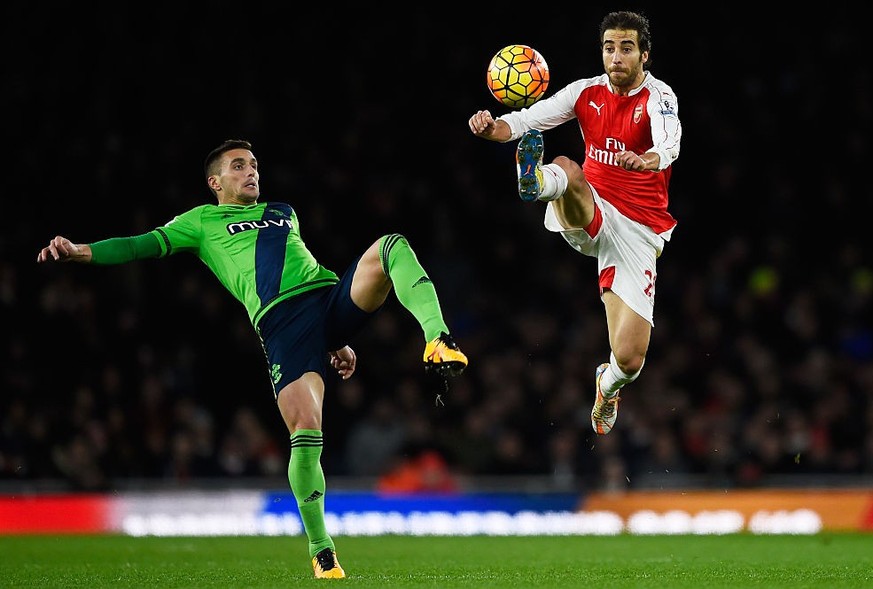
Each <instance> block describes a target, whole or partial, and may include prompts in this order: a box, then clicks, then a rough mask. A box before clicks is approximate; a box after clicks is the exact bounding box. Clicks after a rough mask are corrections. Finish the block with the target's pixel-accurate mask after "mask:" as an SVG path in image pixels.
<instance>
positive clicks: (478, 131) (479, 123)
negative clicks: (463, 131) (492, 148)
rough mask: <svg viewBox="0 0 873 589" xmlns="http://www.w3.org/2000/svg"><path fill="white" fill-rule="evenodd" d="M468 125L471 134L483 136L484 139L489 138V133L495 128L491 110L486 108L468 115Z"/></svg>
mask: <svg viewBox="0 0 873 589" xmlns="http://www.w3.org/2000/svg"><path fill="white" fill-rule="evenodd" d="M469 125H470V130H471V131H472V132H473V135H476V136H477V137H484V138H485V139H490V138H491V135H493V134H494V130H495V129H496V128H497V124H496V123H495V122H494V117H492V116H491V112H490V111H487V110H480V111H478V112H477V113H476V114H474V115H473V116H472V117H470V121H469Z"/></svg>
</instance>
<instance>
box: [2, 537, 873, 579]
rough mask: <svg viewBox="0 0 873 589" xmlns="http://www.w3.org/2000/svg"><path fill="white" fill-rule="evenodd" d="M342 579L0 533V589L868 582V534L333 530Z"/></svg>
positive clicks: (274, 566) (200, 544)
mask: <svg viewBox="0 0 873 589" xmlns="http://www.w3.org/2000/svg"><path fill="white" fill-rule="evenodd" d="M335 540H336V543H337V551H338V555H339V558H340V562H341V563H342V565H343V568H345V570H346V574H347V578H346V579H344V580H339V581H336V580H316V579H313V578H312V571H311V569H310V566H309V562H308V558H307V552H306V541H305V539H304V538H303V537H302V536H278V537H264V536H242V537H184V538H157V537H146V538H133V537H129V536H111V535H110V536H79V535H72V536H40V535H36V536H0V587H15V588H25V587H33V588H37V587H38V588H40V589H49V588H66V587H77V588H83V589H84V588H87V589H99V588H101V587H112V588H114V589H121V588H125V587H137V588H139V587H160V588H162V589H170V588H175V587H198V588H204V587H222V588H262V587H263V588H266V587H276V588H279V587H281V588H289V587H313V586H323V585H324V584H325V583H328V584H336V583H340V584H342V586H344V587H374V588H375V587H379V588H386V587H400V588H405V587H429V588H434V589H451V588H454V587H471V588H473V587H475V588H477V589H479V588H483V587H489V588H490V587H494V588H503V587H505V588H507V589H509V588H512V589H524V588H539V587H543V588H549V589H558V588H564V587H584V588H586V589H591V588H598V589H600V588H613V587H635V588H641V587H652V588H658V589H663V588H672V587H689V588H695V589H700V588H703V587H744V588H749V587H762V588H763V587H766V588H778V587H790V588H792V589H802V588H805V587H828V588H829V589H836V588H840V587H852V588H856V587H873V534H863V533H858V534H853V533H821V534H817V535H811V536H787V535H786V536H781V535H763V536H756V535H750V534H735V535H723V536H631V535H620V536H603V537H601V536H511V537H490V536H489V537H486V536H470V537H460V536H453V537H444V536H438V537H420V536H414V537H411V536H377V537H360V536H356V537H343V536H340V537H337V538H335Z"/></svg>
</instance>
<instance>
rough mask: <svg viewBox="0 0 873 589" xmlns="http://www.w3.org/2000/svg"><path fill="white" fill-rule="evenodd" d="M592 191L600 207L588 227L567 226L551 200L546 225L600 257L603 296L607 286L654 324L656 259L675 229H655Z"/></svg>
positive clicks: (572, 242)
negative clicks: (619, 209)
mask: <svg viewBox="0 0 873 589" xmlns="http://www.w3.org/2000/svg"><path fill="white" fill-rule="evenodd" d="M591 192H592V193H593V195H594V206H595V209H596V211H595V215H594V220H593V221H592V222H591V224H590V225H589V226H588V228H587V230H586V229H565V228H564V227H563V225H561V223H560V221H558V218H557V216H556V215H555V211H554V208H553V206H552V203H551V202H549V203H547V206H546V217H545V220H544V224H545V226H546V229H548V230H549V231H554V232H555V233H560V234H561V236H562V237H563V238H564V239H565V240H566V241H567V243H569V244H570V245H571V246H572V247H573V249H575V250H577V251H579V252H581V253H583V254H585V255H586V256H591V257H594V258H597V276H598V282H599V285H600V294H601V296H602V295H603V291H604V290H605V289H609V290H611V291H612V292H614V293H615V294H616V295H618V297H619V298H620V299H621V300H622V301H624V303H625V304H626V305H627V306H628V307H630V308H631V309H633V310H634V311H636V313H637V314H639V315H640V316H641V317H642V318H643V319H645V320H646V321H648V322H649V324H650V325H652V326H653V327H654V325H655V322H654V308H655V279H656V278H657V272H656V271H655V262H656V261H657V259H658V256H660V255H661V252H662V251H663V249H664V244H665V243H666V242H667V240H669V239H670V232H672V229H671V230H670V231H667V232H666V233H664V234H658V233H655V232H654V231H653V230H652V229H651V228H649V227H647V226H645V225H642V224H640V223H637V222H636V221H632V220H630V219H628V218H627V217H625V216H624V215H622V214H621V213H620V212H618V209H616V208H615V207H614V206H612V205H611V204H609V203H608V202H607V201H605V200H603V199H602V198H601V197H600V195H599V194H597V191H596V190H595V189H594V187H593V186H592V187H591ZM589 231H590V232H591V234H589V233H588V232H589Z"/></svg>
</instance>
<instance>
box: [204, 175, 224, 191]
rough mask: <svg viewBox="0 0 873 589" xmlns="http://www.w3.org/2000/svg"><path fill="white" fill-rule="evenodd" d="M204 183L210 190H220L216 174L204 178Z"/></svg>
mask: <svg viewBox="0 0 873 589" xmlns="http://www.w3.org/2000/svg"><path fill="white" fill-rule="evenodd" d="M206 184H208V185H209V188H211V189H212V190H221V184H220V183H219V182H218V176H216V175H214V174H213V175H212V176H210V177H209V178H207V179H206Z"/></svg>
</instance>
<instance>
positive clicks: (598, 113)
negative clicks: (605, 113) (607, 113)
mask: <svg viewBox="0 0 873 589" xmlns="http://www.w3.org/2000/svg"><path fill="white" fill-rule="evenodd" d="M604 104H606V103H605V102H604V103H603V104H601V105H600V106H598V105H596V104H594V101H593V100H589V101H588V106H590V107H593V108H594V110H596V111H597V116H600V109H601V108H603V105H604Z"/></svg>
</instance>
